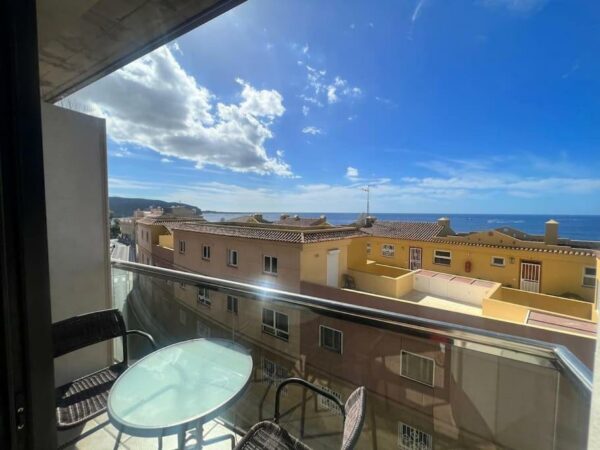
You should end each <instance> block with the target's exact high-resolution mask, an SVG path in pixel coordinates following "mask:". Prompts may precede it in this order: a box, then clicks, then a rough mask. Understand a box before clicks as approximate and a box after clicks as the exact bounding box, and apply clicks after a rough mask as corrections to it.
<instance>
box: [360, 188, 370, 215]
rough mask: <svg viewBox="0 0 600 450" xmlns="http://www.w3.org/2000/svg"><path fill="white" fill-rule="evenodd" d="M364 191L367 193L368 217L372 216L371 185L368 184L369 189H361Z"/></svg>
mask: <svg viewBox="0 0 600 450" xmlns="http://www.w3.org/2000/svg"><path fill="white" fill-rule="evenodd" d="M361 190H362V191H365V192H366V193H367V217H369V216H370V214H369V202H370V199H371V198H370V197H371V185H370V184H367V187H364V188H361Z"/></svg>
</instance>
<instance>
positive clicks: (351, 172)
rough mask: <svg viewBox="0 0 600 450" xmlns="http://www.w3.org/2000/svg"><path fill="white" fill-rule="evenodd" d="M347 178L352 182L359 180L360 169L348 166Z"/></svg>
mask: <svg viewBox="0 0 600 450" xmlns="http://www.w3.org/2000/svg"><path fill="white" fill-rule="evenodd" d="M346 178H348V179H350V180H356V179H358V169H357V168H355V167H351V166H348V167H347V168H346Z"/></svg>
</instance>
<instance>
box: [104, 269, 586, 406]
mask: <svg viewBox="0 0 600 450" xmlns="http://www.w3.org/2000/svg"><path fill="white" fill-rule="evenodd" d="M111 265H112V267H114V268H116V269H123V270H128V271H131V272H135V273H139V274H142V275H148V276H152V277H158V278H164V279H168V280H174V281H177V282H180V283H186V284H200V285H202V286H204V287H209V288H211V289H214V290H217V291H231V292H233V293H237V294H238V295H239V294H244V295H247V296H251V297H255V298H259V299H262V300H271V301H282V302H287V303H293V304H298V305H302V306H308V307H310V308H311V309H320V310H326V311H329V312H330V313H331V312H333V313H336V314H340V315H343V316H352V317H353V318H354V320H357V319H358V320H362V321H367V322H370V321H376V322H380V323H381V322H384V323H386V324H392V325H394V326H395V327H398V328H400V329H402V330H403V331H404V332H405V333H407V334H411V335H416V336H419V337H425V338H429V339H432V340H436V341H438V342H440V341H441V342H446V343H451V344H452V345H455V346H457V347H462V348H467V349H473V350H477V351H480V352H485V353H491V354H494V355H497V356H502V357H506V358H511V359H516V360H519V361H524V362H529V363H532V364H536V365H540V366H544V367H554V368H556V369H557V370H559V371H561V372H563V373H565V375H566V376H567V377H569V378H570V379H571V380H573V381H574V382H575V383H576V384H577V385H578V386H579V387H581V388H582V391H583V393H584V394H585V395H589V396H591V393H592V385H593V382H592V371H591V370H590V369H589V368H588V367H587V366H586V365H585V364H584V363H583V362H581V360H579V358H577V357H576V356H575V355H574V354H573V353H572V352H571V351H570V350H569V349H568V348H567V347H565V346H564V345H560V344H553V343H550V342H544V341H540V340H536V339H530V338H524V337H520V336H513V335H509V334H504V333H498V332H495V331H488V330H483V329H479V328H474V327H469V326H464V325H458V324H453V323H448V322H442V321H439V320H433V319H427V318H423V317H417V316H411V315H406V314H400V313H396V312H391V311H385V310H380V309H375V308H369V307H366V306H359V305H352V304H348V303H343V302H338V301H335V300H328V299H324V298H319V297H313V296H308V295H303V294H296V293H293V292H288V291H281V290H278V289H273V288H269V287H265V286H257V285H253V284H248V283H241V282H237V281H231V280H225V279H221V278H215V277H209V276H206V275H200V274H196V273H190V272H182V271H179V270H172V269H165V268H162V267H156V266H149V265H146V264H139V263H134V262H129V261H123V260H115V259H113V260H112V261H111Z"/></svg>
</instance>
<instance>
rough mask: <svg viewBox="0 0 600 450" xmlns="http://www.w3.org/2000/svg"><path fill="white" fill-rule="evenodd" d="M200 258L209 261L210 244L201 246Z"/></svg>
mask: <svg viewBox="0 0 600 450" xmlns="http://www.w3.org/2000/svg"><path fill="white" fill-rule="evenodd" d="M202 259H205V260H206V261H210V245H203V246H202Z"/></svg>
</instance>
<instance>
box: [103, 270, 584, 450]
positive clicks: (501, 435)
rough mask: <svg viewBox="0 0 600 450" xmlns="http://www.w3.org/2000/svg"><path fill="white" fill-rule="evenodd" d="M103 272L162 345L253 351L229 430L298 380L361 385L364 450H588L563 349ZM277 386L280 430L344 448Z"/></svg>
mask: <svg viewBox="0 0 600 450" xmlns="http://www.w3.org/2000/svg"><path fill="white" fill-rule="evenodd" d="M112 267H113V301H114V304H115V306H116V307H119V308H121V309H122V310H123V312H124V315H125V317H126V320H127V321H128V322H129V324H128V325H129V326H131V327H135V328H141V329H145V330H146V331H148V332H150V333H152V334H153V335H154V336H155V338H156V339H157V341H158V342H159V344H160V345H167V344H171V343H173V342H177V341H180V340H186V339H191V338H198V337H220V338H223V337H224V338H228V339H233V340H235V341H237V342H239V343H241V344H242V345H244V346H246V347H248V348H249V349H251V351H252V356H253V360H254V375H253V377H252V381H251V384H250V386H249V388H248V390H247V391H246V393H245V394H244V396H243V397H242V398H241V399H240V400H239V402H238V403H237V404H236V405H235V406H234V407H232V408H231V409H230V410H229V411H227V412H226V413H225V414H224V415H223V417H222V419H223V420H224V421H225V422H226V423H228V424H229V425H230V426H231V427H233V428H235V429H236V430H239V431H243V430H246V429H248V428H249V427H250V426H252V425H253V424H254V423H256V422H258V421H259V420H262V419H265V418H269V417H271V416H272V414H273V406H274V398H273V397H274V391H275V387H276V385H277V383H278V382H279V381H280V380H281V379H284V378H286V377H289V376H297V377H301V378H304V379H307V380H309V381H311V382H314V383H317V384H319V385H321V386H323V387H324V388H326V389H327V390H329V391H331V392H333V393H334V395H339V396H340V397H342V398H346V397H347V396H348V394H349V393H350V392H352V390H353V389H354V388H355V387H356V386H359V385H362V386H365V387H366V388H367V390H368V415H367V420H366V423H365V428H364V431H363V433H362V437H361V441H360V442H359V448H373V449H390V448H401V449H419V450H426V449H433V448H483V447H486V448H487V447H489V446H499V447H503V448H504V447H507V448H513V449H521V448H522V449H530V448H540V449H545V448H548V449H550V448H554V449H558V448H569V449H574V448H585V445H586V441H587V430H588V418H589V407H590V399H591V389H592V374H591V371H590V369H589V368H588V367H587V366H585V365H584V364H583V363H582V362H581V361H579V360H578V359H577V358H576V357H575V356H574V355H573V354H572V353H571V352H570V351H569V350H568V349H567V348H565V347H563V346H560V345H555V344H552V343H547V342H541V341H535V340H531V339H525V338H520V337H514V336H509V335H503V334H499V333H494V332H489V331H486V330H479V329H475V328H469V327H464V326H460V325H455V324H450V323H444V322H440V321H433V320H428V319H423V318H419V317H413V316H406V315H401V314H397V313H393V312H388V311H381V310H377V309H373V308H366V307H360V306H355V305H349V304H345V303H341V302H336V301H332V300H325V299H321V298H315V297H309V296H305V295H299V294H294V293H290V292H284V291H278V290H274V289H270V288H266V287H260V286H254V285H249V284H243V283H238V282H234V281H230V280H221V279H216V278H211V277H206V276H202V275H198V274H191V273H185V272H180V271H174V270H169V269H163V268H157V267H152V266H147V265H142V264H136V263H131V262H123V261H113V263H112ZM140 351H141V349H136V348H132V349H131V352H132V354H133V355H136V353H137V354H138V355H140V353H139V352H140ZM286 389H287V391H286V395H285V400H284V402H283V405H282V406H283V408H286V409H287V412H286V414H285V416H284V418H283V419H282V423H283V424H284V426H285V427H286V428H287V429H288V430H289V431H290V432H291V433H292V434H295V435H296V436H299V437H302V439H303V440H304V441H305V442H306V443H307V444H308V445H310V446H311V447H312V448H315V449H321V448H324V449H325V448H326V449H329V448H331V449H333V448H339V443H340V432H341V427H340V421H339V417H338V416H337V414H338V413H337V412H336V410H335V408H334V407H333V406H332V405H330V404H329V402H328V401H327V399H325V398H319V397H314V398H313V397H310V396H308V397H306V396H305V394H303V392H302V391H301V390H295V389H294V388H292V387H289V388H286Z"/></svg>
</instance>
